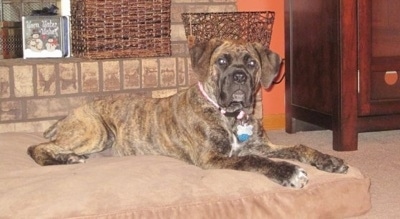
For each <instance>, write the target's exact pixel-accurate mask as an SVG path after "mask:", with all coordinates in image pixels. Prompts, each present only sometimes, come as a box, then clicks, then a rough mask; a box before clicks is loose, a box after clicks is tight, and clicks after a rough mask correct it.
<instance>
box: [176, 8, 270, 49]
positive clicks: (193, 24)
mask: <svg viewBox="0 0 400 219" xmlns="http://www.w3.org/2000/svg"><path fill="white" fill-rule="evenodd" d="M181 16H182V20H183V24H184V26H185V34H186V37H189V36H190V35H192V36H194V37H195V43H198V42H202V41H208V40H210V39H212V38H220V39H234V40H244V41H248V42H260V43H262V44H263V45H265V46H266V47H267V48H269V44H270V42H271V36H272V27H273V24H274V20H275V12H272V11H260V12H212V13H183V14H182V15H181ZM188 39H189V38H188Z"/></svg>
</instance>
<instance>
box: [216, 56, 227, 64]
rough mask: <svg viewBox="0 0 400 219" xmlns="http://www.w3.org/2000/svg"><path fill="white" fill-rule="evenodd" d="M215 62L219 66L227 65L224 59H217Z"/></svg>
mask: <svg viewBox="0 0 400 219" xmlns="http://www.w3.org/2000/svg"><path fill="white" fill-rule="evenodd" d="M217 62H218V64H219V65H227V64H228V60H226V58H219V59H218V61H217Z"/></svg>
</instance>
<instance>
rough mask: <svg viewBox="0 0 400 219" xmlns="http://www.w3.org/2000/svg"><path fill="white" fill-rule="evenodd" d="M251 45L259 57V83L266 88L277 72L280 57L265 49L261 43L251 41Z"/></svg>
mask: <svg viewBox="0 0 400 219" xmlns="http://www.w3.org/2000/svg"><path fill="white" fill-rule="evenodd" d="M253 47H254V49H255V50H256V51H257V53H258V56H259V57H260V64H261V79H260V81H261V85H262V86H263V87H264V88H268V87H269V86H271V84H272V81H273V80H274V78H275V76H276V75H277V74H278V72H279V68H280V63H281V58H280V57H279V55H278V54H277V53H274V52H272V51H271V50H269V49H267V48H266V47H265V46H264V45H262V44H261V43H253Z"/></svg>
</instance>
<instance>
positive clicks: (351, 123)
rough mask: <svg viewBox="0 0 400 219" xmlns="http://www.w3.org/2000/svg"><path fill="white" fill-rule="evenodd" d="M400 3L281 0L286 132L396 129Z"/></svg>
mask: <svg viewBox="0 0 400 219" xmlns="http://www.w3.org/2000/svg"><path fill="white" fill-rule="evenodd" d="M398 11H400V1H398V0H358V1H357V0H285V59H286V66H285V68H286V82H285V83H286V94H285V95H286V97H285V99H286V131H287V132H289V133H293V132H296V131H302V130H309V129H313V128H315V127H322V128H326V129H331V130H332V132H333V148H334V149H335V150H339V151H350V150H356V149H357V137H358V133H360V132H368V131H379V130H390V129H400V22H398Z"/></svg>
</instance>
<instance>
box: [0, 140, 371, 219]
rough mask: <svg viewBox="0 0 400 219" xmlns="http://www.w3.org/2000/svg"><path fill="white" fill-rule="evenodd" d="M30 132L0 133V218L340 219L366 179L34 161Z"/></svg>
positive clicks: (138, 160)
mask: <svg viewBox="0 0 400 219" xmlns="http://www.w3.org/2000/svg"><path fill="white" fill-rule="evenodd" d="M42 141H44V139H43V138H42V137H41V134H38V133H34V134H32V133H3V134H0V151H1V152H0V173H1V175H0V176H1V177H0V185H1V186H0V218H106V217H107V218H122V217H124V218H344V217H350V216H357V215H361V214H363V213H365V212H367V211H368V210H369V209H370V207H371V203H370V194H369V185H370V180H369V179H368V178H365V177H364V176H363V175H362V174H361V173H360V172H359V170H357V169H356V168H353V167H351V168H350V169H349V173H348V174H345V175H343V174H329V173H325V172H322V171H318V170H317V169H315V168H313V167H311V166H307V165H304V164H299V165H301V166H302V167H304V169H306V170H307V171H308V175H309V180H310V181H309V184H308V185H306V186H305V188H303V189H292V188H285V187H282V186H280V185H278V184H275V183H273V182H272V181H270V180H268V179H267V178H266V177H264V176H262V175H260V174H257V173H249V172H240V171H234V170H202V169H200V168H198V167H196V166H193V165H188V164H186V163H184V162H182V161H179V160H175V159H172V158H168V157H157V156H136V157H135V156H130V157H107V156H103V157H102V156H97V157H93V158H90V159H88V160H87V163H86V164H76V165H60V166H46V167H42V166H39V165H37V164H36V163H35V162H34V161H33V160H31V158H30V157H29V156H28V155H27V154H26V148H27V147H28V146H29V145H32V144H35V143H38V142H42Z"/></svg>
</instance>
